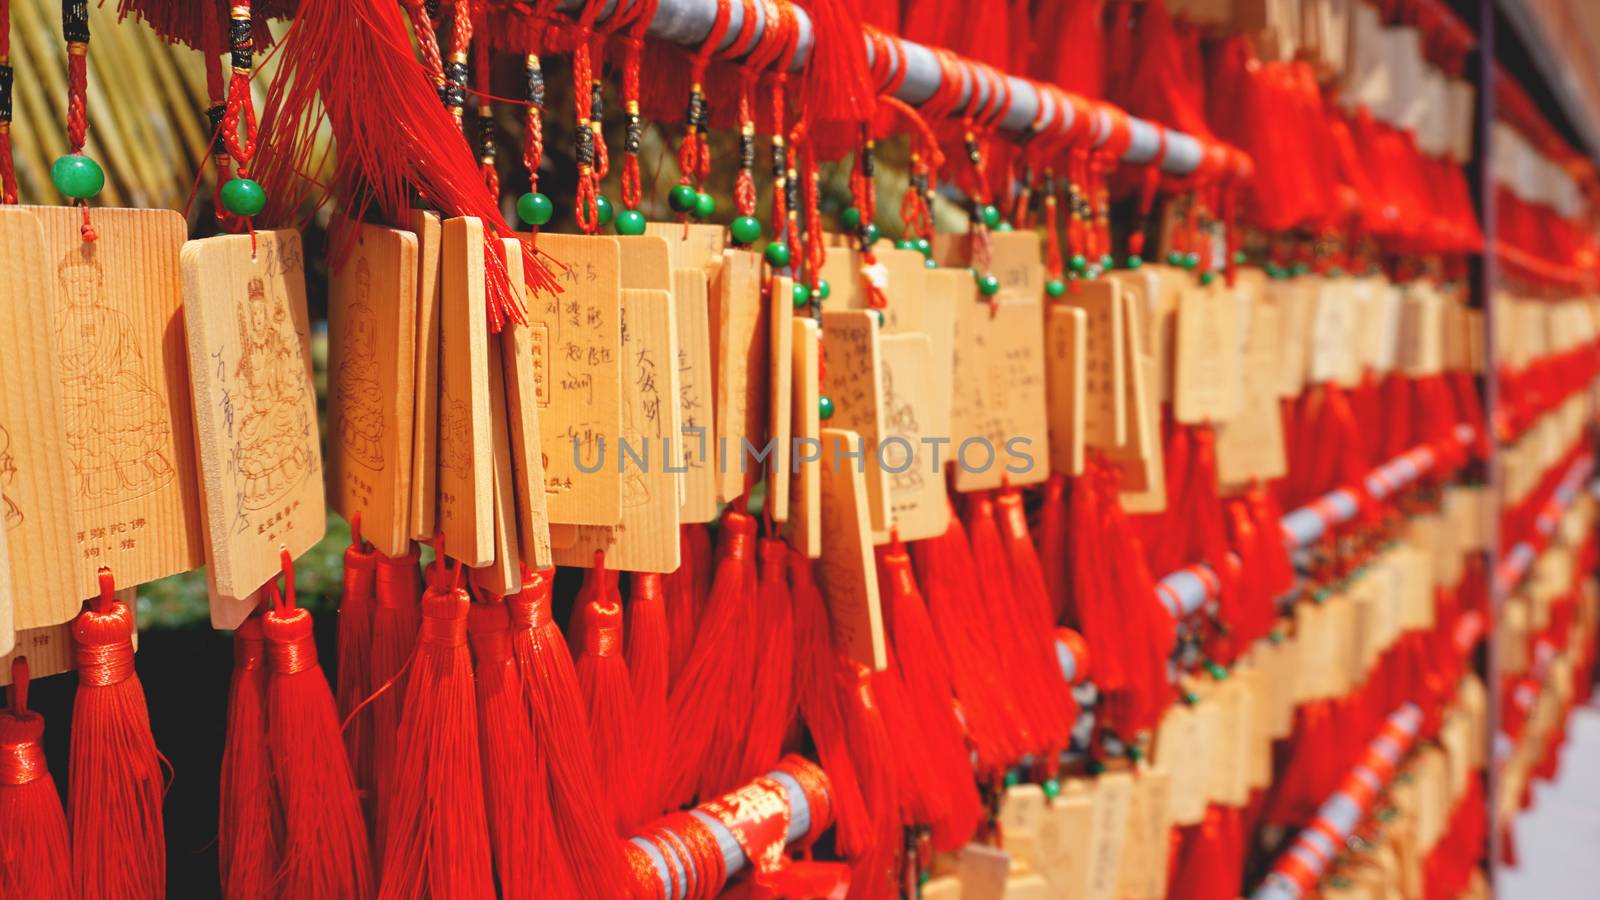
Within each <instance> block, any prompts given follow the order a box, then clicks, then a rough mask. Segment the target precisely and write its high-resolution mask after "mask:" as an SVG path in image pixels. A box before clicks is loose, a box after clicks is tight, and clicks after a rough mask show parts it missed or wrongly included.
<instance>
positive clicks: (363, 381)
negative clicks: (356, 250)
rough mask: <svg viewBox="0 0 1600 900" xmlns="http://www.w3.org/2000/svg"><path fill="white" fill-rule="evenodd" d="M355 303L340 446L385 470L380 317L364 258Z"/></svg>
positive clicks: (342, 378) (344, 366)
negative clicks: (379, 366) (379, 371)
mask: <svg viewBox="0 0 1600 900" xmlns="http://www.w3.org/2000/svg"><path fill="white" fill-rule="evenodd" d="M356 290H357V295H356V296H357V299H356V302H355V303H353V304H351V305H350V310H349V313H348V316H349V318H348V320H347V327H348V328H349V337H348V338H347V339H346V340H347V341H348V344H347V345H346V347H345V351H344V352H345V355H344V358H343V360H341V362H340V366H339V378H338V384H339V399H340V401H341V402H342V403H343V405H342V406H341V407H340V409H341V414H340V416H339V423H338V426H337V428H338V432H339V443H340V444H342V445H344V448H345V450H347V451H349V453H350V456H351V458H352V459H354V460H355V461H356V462H359V463H361V464H362V465H364V466H366V467H367V468H369V469H371V470H373V471H374V472H381V471H383V391H382V389H381V388H380V387H379V386H378V379H377V377H376V375H375V374H374V372H375V368H376V366H377V364H378V324H377V314H376V313H375V312H374V310H373V308H372V303H371V290H372V271H371V269H370V268H369V267H368V266H367V260H366V258H365V257H363V258H362V259H360V260H358V261H357V262H356Z"/></svg>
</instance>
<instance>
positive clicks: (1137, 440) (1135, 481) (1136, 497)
mask: <svg viewBox="0 0 1600 900" xmlns="http://www.w3.org/2000/svg"><path fill="white" fill-rule="evenodd" d="M1122 305H1123V317H1124V319H1125V321H1126V322H1127V323H1128V327H1127V328H1126V329H1124V331H1123V341H1124V342H1125V346H1124V348H1123V357H1124V358H1125V359H1126V360H1128V377H1127V378H1126V379H1125V382H1124V390H1125V392H1126V393H1125V394H1124V398H1123V399H1124V401H1125V403H1124V405H1125V406H1126V407H1127V408H1128V413H1129V419H1128V426H1129V432H1128V442H1127V443H1126V444H1125V445H1122V446H1119V447H1116V448H1115V449H1113V450H1112V451H1111V452H1110V453H1109V456H1110V457H1111V460H1112V461H1113V462H1114V463H1116V464H1117V468H1118V470H1119V471H1120V472H1121V475H1122V480H1121V482H1120V484H1121V488H1122V490H1121V492H1120V493H1119V495H1118V496H1119V497H1120V499H1121V502H1122V508H1123V509H1125V510H1126V511H1128V512H1130V513H1154V512H1160V511H1162V510H1164V509H1166V508H1167V482H1166V477H1165V475H1164V473H1163V465H1164V464H1163V463H1162V457H1163V454H1164V451H1163V449H1162V443H1161V410H1160V408H1159V404H1158V403H1157V401H1156V398H1155V395H1154V394H1153V392H1152V388H1151V385H1152V384H1153V383H1154V381H1155V377H1156V376H1155V373H1156V368H1157V366H1156V362H1155V360H1154V359H1153V358H1151V356H1150V354H1148V353H1146V352H1145V351H1144V348H1143V346H1142V345H1141V344H1140V341H1141V340H1142V338H1141V337H1140V334H1141V332H1142V331H1143V329H1142V327H1141V325H1140V315H1141V313H1140V311H1139V309H1138V307H1137V306H1135V305H1133V304H1131V303H1129V302H1127V299H1126V298H1124V300H1123V304H1122Z"/></svg>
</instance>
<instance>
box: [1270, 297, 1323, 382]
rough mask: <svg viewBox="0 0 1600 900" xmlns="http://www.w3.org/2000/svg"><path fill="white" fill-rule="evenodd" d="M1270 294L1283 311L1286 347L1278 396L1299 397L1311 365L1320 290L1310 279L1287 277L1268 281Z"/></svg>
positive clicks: (1281, 361) (1283, 350) (1284, 343)
mask: <svg viewBox="0 0 1600 900" xmlns="http://www.w3.org/2000/svg"><path fill="white" fill-rule="evenodd" d="M1267 296H1268V297H1269V298H1271V300H1272V302H1273V304H1274V305H1275V306H1277V307H1278V310H1279V311H1280V312H1281V313H1282V320H1281V321H1282V325H1283V333H1282V337H1281V338H1280V343H1279V346H1280V347H1281V348H1282V349H1281V351H1280V356H1279V363H1280V365H1279V366H1278V396H1279V397H1298V396H1300V391H1301V389H1302V388H1304V387H1305V384H1306V374H1307V371H1308V370H1309V368H1310V360H1309V356H1310V349H1309V347H1310V342H1311V323H1312V319H1313V317H1314V316H1315V313H1316V299H1317V298H1316V293H1315V291H1314V289H1313V286H1312V285H1311V282H1310V280H1309V279H1306V278H1303V277H1302V278H1287V279H1274V280H1272V281H1269V282H1267Z"/></svg>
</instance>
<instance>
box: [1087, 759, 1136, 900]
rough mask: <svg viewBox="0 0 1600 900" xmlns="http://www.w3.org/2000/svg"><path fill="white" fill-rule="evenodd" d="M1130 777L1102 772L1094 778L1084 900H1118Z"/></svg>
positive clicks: (1125, 839) (1130, 787)
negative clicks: (1092, 818) (1092, 816)
mask: <svg viewBox="0 0 1600 900" xmlns="http://www.w3.org/2000/svg"><path fill="white" fill-rule="evenodd" d="M1132 803H1133V776H1132V775H1129V774H1128V773H1126V772H1104V773H1101V775H1100V776H1099V777H1098V778H1096V779H1095V800H1094V820H1093V824H1092V825H1091V826H1090V834H1091V835H1092V837H1091V838H1090V848H1089V878H1088V890H1087V891H1086V892H1085V893H1084V897H1085V898H1087V900H1117V882H1118V878H1119V877H1120V875H1121V872H1122V851H1123V847H1124V846H1125V845H1126V843H1127V837H1128V814H1129V811H1130V810H1129V807H1130V806H1131V805H1132Z"/></svg>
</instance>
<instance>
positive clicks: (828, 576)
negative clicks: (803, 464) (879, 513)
mask: <svg viewBox="0 0 1600 900" xmlns="http://www.w3.org/2000/svg"><path fill="white" fill-rule="evenodd" d="M866 452H868V451H867V450H866V448H865V447H864V446H863V443H862V440H861V436H860V435H858V434H856V433H855V432H853V431H845V430H843V429H838V428H824V429H822V459H821V475H822V479H821V481H822V503H821V513H822V566H821V570H820V574H821V587H822V595H823V596H824V597H826V598H827V601H828V611H829V613H830V618H831V619H832V622H833V641H834V645H835V646H836V647H838V648H839V649H840V650H842V651H843V652H844V653H845V654H847V655H848V656H849V657H850V658H851V659H853V660H855V661H856V662H858V663H860V664H862V665H863V666H866V667H867V668H869V669H871V670H872V671H874V672H880V671H882V670H883V667H884V666H885V665H887V655H888V650H887V648H886V647H885V644H884V635H883V610H882V608H881V607H880V605H879V603H878V575H877V570H876V568H875V566H876V562H875V561H874V559H873V555H872V529H871V526H870V524H869V522H868V516H867V485H866V478H865V476H864V475H863V473H862V470H861V468H860V467H859V466H858V465H857V460H859V459H861V458H862V456H861V454H863V453H866Z"/></svg>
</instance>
